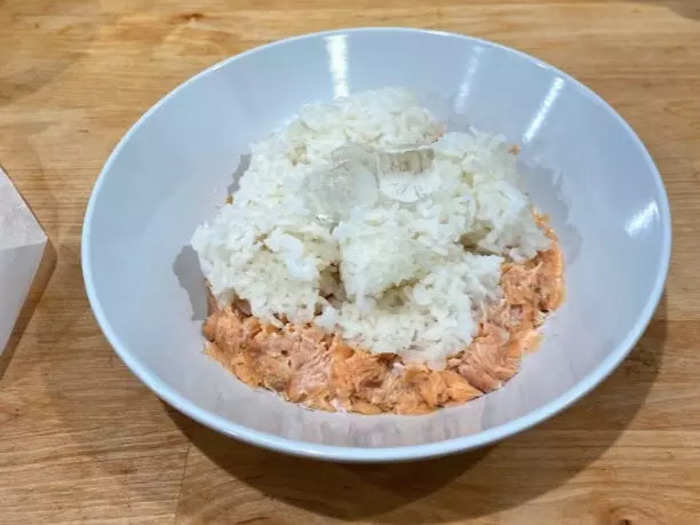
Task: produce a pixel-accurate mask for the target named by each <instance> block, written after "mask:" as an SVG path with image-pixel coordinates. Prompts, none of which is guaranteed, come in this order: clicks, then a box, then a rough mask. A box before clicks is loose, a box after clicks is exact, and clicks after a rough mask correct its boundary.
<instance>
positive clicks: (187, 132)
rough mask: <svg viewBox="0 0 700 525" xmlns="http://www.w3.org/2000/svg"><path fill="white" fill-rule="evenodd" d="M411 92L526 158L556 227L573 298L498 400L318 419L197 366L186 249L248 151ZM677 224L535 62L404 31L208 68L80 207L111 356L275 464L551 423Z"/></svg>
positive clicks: (629, 157) (665, 254)
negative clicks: (279, 131)
mask: <svg viewBox="0 0 700 525" xmlns="http://www.w3.org/2000/svg"><path fill="white" fill-rule="evenodd" d="M383 86H405V87H408V88H410V89H412V90H414V91H415V92H416V93H417V94H418V95H419V96H420V97H421V99H422V100H423V101H424V103H425V104H426V105H427V106H428V107H430V108H431V109H432V110H433V111H434V112H435V113H436V114H437V115H438V116H439V117H440V118H443V119H444V120H446V121H447V122H448V125H449V128H450V129H465V128H466V127H468V126H475V127H478V128H480V129H482V130H484V131H488V132H492V133H501V134H503V135H505V136H506V137H507V138H508V140H510V141H512V142H513V143H517V144H520V145H521V147H522V152H521V154H520V156H519V159H520V160H519V162H520V168H521V170H522V172H523V174H524V178H523V181H524V186H525V188H526V190H527V191H528V192H529V193H530V195H531V197H532V200H533V202H534V203H535V204H536V205H537V206H538V207H539V208H540V209H541V210H542V211H544V212H546V213H548V214H549V216H550V218H551V224H552V225H553V227H554V228H555V230H556V231H557V233H558V234H559V237H560V240H561V245H562V248H563V251H564V257H565V262H566V288H567V297H566V301H565V302H564V304H563V305H562V307H561V308H560V309H559V310H558V311H557V312H556V313H555V315H554V316H552V317H551V318H550V319H549V321H548V322H547V323H546V326H545V329H544V339H543V342H542V344H541V346H540V348H539V349H538V351H537V352H535V353H533V354H531V355H528V356H527V357H525V358H524V360H523V364H522V370H521V371H520V372H519V373H518V374H517V375H516V377H514V378H513V379H512V380H511V381H509V382H508V383H507V384H506V385H505V387H504V388H502V389H500V390H498V391H496V392H493V393H490V394H488V395H486V396H484V397H482V398H481V399H478V400H476V401H472V402H469V403H467V404H465V405H463V406H458V407H452V408H446V409H442V410H439V411H437V412H435V413H432V414H429V415H422V416H396V415H381V416H362V415H357V414H341V413H326V412H320V411H310V410H307V409H304V408H302V407H300V406H297V405H294V404H291V403H288V402H285V401H283V400H282V399H280V398H279V397H277V396H276V395H275V394H273V393H270V392H268V391H264V390H252V389H250V388H249V387H248V386H246V385H244V384H242V383H241V382H239V381H238V380H237V379H235V378H234V376H232V375H231V374H230V373H229V372H228V371H226V370H224V369H223V368H222V367H221V366H220V365H219V364H218V363H217V362H215V361H213V360H212V359H210V358H209V357H207V356H206V355H205V354H203V352H202V349H203V339H202V336H201V331H200V328H201V323H202V320H203V319H204V317H205V315H206V300H205V297H206V295H205V286H204V282H203V278H202V274H201V272H200V269H199V266H198V263H197V259H196V257H195V254H194V252H193V251H192V249H191V248H190V247H189V240H190V237H191V235H192V232H193V231H194V229H195V227H196V226H197V225H198V224H199V223H201V222H203V221H205V220H207V219H209V218H211V217H212V216H213V215H214V213H215V211H216V208H217V206H219V205H220V204H221V203H223V201H224V200H225V198H226V195H227V190H228V188H229V187H231V185H232V184H234V181H235V179H236V178H237V177H238V176H239V175H240V174H241V172H242V171H243V170H244V168H245V165H246V162H247V158H248V157H247V154H248V152H249V144H250V143H251V141H255V140H257V139H259V138H261V137H262V136H264V135H266V134H267V133H269V132H271V131H272V130H274V129H275V128H276V127H278V126H279V125H281V124H282V123H283V122H284V121H285V120H286V119H288V118H289V117H291V116H292V115H293V114H294V113H295V112H296V111H297V110H298V108H299V107H300V106H301V105H302V104H304V103H307V102H314V101H328V100H331V99H332V98H334V97H339V96H343V95H346V94H348V93H353V92H356V91H361V90H366V89H372V88H379V87H383ZM670 242H671V233H670V216H669V207H668V201H667V198H666V194H665V191H664V187H663V183H662V181H661V178H660V176H659V173H658V171H657V169H656V167H655V166H654V162H653V161H652V159H651V158H650V156H649V153H648V152H647V151H646V149H645V148H644V145H643V144H642V142H641V141H640V140H639V138H638V137H637V136H636V135H635V133H634V131H632V129H631V128H630V126H629V125H628V124H627V123H626V122H625V121H624V120H623V119H622V118H621V117H620V116H619V115H618V114H617V113H616V112H615V111H614V110H613V109H612V108H611V107H610V106H609V105H608V104H607V103H605V102H604V101H603V100H602V99H601V98H600V97H599V96H597V95H596V94H595V93H593V92H592V91H591V90H590V89H588V88H586V87H585V86H583V85H582V84H580V83H579V82H577V81H576V80H574V79H573V78H571V77H570V76H568V75H567V74H565V73H563V72H561V71H560V70H558V69H556V68H554V67H552V66H550V65H547V64H545V63H543V62H541V61H539V60H537V59H536V58H533V57H530V56H528V55H525V54H523V53H520V52H518V51H514V50H512V49H508V48H506V47H503V46H501V45H498V44H494V43H491V42H487V41H484V40H479V39H475V38H469V37H466V36H461V35H455V34H447V33H440V32H434V31H420V30H413V29H401V28H373V29H352V30H341V31H333V32H326V33H318V34H312V35H305V36H301V37H296V38H290V39H288V40H283V41H280V42H275V43H273V44H269V45H266V46H263V47H260V48H256V49H253V50H251V51H247V52H245V53H242V54H240V55H238V56H235V57H233V58H230V59H228V60H225V61H223V62H221V63H219V64H216V65H214V66H212V67H210V68H209V69H207V70H205V71H203V72H202V73H200V74H198V75H196V76H195V77H193V78H191V79H190V80H188V81H186V82H185V83H183V84H182V85H181V86H179V87H178V88H176V89H175V90H174V91H172V92H171V93H170V94H168V95H167V96H165V97H164V98H163V99H162V100H160V101H159V102H158V103H157V104H156V105H155V106H153V107H152V108H151V109H150V110H149V111H148V112H146V114H145V115H143V117H141V119H139V121H138V122H136V124H134V126H133V127H132V128H131V129H130V130H129V131H128V132H127V133H126V135H125V136H124V138H123V139H122V140H121V141H120V142H119V144H118V145H117V146H116V148H115V149H114V151H113V152H112V154H111V156H110V157H109V159H108V160H107V162H106V164H105V166H104V168H103V170H102V173H101V174H100V176H99V179H98V180H97V183H96V184H95V188H94V190H93V193H92V196H91V198H90V201H89V204H88V208H87V213H86V215H85V223H84V227H83V238H82V264H83V272H84V276H85V286H86V289H87V294H88V297H89V299H90V304H91V305H92V308H93V311H94V314H95V317H96V318H97V321H98V323H99V325H100V327H101V328H102V330H103V332H104V334H105V335H106V337H107V339H108V340H109V342H110V343H111V344H112V346H113V347H114V349H115V351H116V352H117V354H119V356H120V357H121V358H122V359H123V360H124V362H125V363H126V364H127V365H128V367H129V368H130V369H131V370H132V371H133V372H134V373H135V374H136V375H137V376H138V377H139V378H140V379H141V380H142V381H143V382H144V383H146V384H147V385H148V386H149V387H150V388H151V389H152V390H153V391H154V392H155V393H156V394H157V395H158V396H159V397H161V398H162V399H164V400H165V401H167V402H168V403H170V404H171V405H172V406H174V407H175V408H177V409H178V410H180V411H182V412H184V413H185V414H187V415H188V416H190V417H192V418H193V419H195V420H197V421H199V422H201V423H203V424H204V425H207V426H209V427H211V428H213V429H216V430H218V431H220V432H223V433H225V434H228V435H230V436H232V437H235V438H238V439H240V440H243V441H246V442H249V443H254V444H256V445H260V446H263V447H267V448H270V449H274V450H278V451H282V452H287V453H292V454H298V455H304V456H312V457H316V458H326V459H332V460H339V461H392V460H405V459H415V458H425V457H430V456H438V455H443V454H448V453H453V452H457V451H463V450H466V449H470V448H473V447H478V446H481V445H485V444H487V443H490V442H493V441H495V440H498V439H501V438H504V437H506V436H509V435H512V434H514V433H516V432H519V431H521V430H523V429H525V428H528V427H530V426H532V425H534V424H536V423H538V422H541V421H543V420H545V419H547V418H549V417H551V416H552V415H553V414H555V413H556V412H558V411H560V410H561V409H563V408H565V407H566V406H567V405H569V404H571V403H572V402H574V401H575V400H576V399H578V398H579V397H581V396H582V395H584V394H585V393H586V392H588V391H589V390H590V389H591V388H593V387H594V386H595V385H596V384H598V383H599V382H600V381H601V380H602V379H603V378H605V377H606V376H607V375H608V374H609V373H610V372H611V371H612V370H613V369H614V368H615V367H616V366H617V365H618V364H619V363H620V361H622V359H623V358H624V357H625V356H626V355H627V353H628V352H629V350H630V349H631V348H632V347H633V345H634V344H635V342H636V341H637V339H638V338H639V337H640V336H641V334H642V332H643V331H644V329H645V327H646V325H647V323H648V322H649V320H650V318H651V316H652V313H653V312H654V309H655V307H656V305H657V303H658V301H659V298H660V296H661V293H662V290H663V286H664V281H665V278H666V273H667V269H668V262H669V253H670Z"/></svg>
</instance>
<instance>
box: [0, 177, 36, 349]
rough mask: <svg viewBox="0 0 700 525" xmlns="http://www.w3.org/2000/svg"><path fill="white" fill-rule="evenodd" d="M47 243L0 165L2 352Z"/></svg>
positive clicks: (0, 323)
mask: <svg viewBox="0 0 700 525" xmlns="http://www.w3.org/2000/svg"><path fill="white" fill-rule="evenodd" d="M45 247H46V234H45V233H44V231H43V230H42V229H41V226H39V223H38V222H37V220H36V219H35V218H34V215H33V214H32V212H31V211H30V209H29V207H28V206H27V205H26V203H25V202H24V200H22V197H20V195H19V193H18V192H17V190H16V189H15V187H14V186H13V185H12V182H11V181H10V179H9V177H8V176H7V175H6V174H5V172H4V171H3V170H2V168H0V354H2V353H3V351H4V350H5V345H6V344H7V341H8V339H9V338H10V334H11V333H12V329H13V327H14V325H15V321H17V316H18V315H19V312H20V310H21V309H22V305H23V304H24V301H25V299H26V298H27V294H28V293H29V289H30V288H31V285H32V281H33V280H34V275H35V274H36V271H37V269H38V268H39V263H40V262H41V257H42V255H43V253H44V248H45Z"/></svg>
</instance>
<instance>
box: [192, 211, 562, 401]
mask: <svg viewBox="0 0 700 525" xmlns="http://www.w3.org/2000/svg"><path fill="white" fill-rule="evenodd" d="M537 220H538V223H539V225H540V227H541V228H543V229H544V230H545V231H546V232H547V235H548V236H549V237H550V238H551V239H552V246H551V248H550V249H549V250H547V251H543V252H540V253H539V254H538V255H537V256H536V257H534V258H533V259H531V260H529V261H527V262H524V263H520V264H515V263H505V264H504V265H503V268H502V275H501V287H502V288H503V300H502V301H501V302H500V304H497V305H494V306H492V307H491V308H490V309H489V310H488V311H487V312H486V314H485V316H484V319H482V320H481V322H480V323H479V331H478V334H477V336H476V337H475V338H474V340H473V341H472V343H471V344H470V345H469V347H468V348H466V349H465V350H464V351H462V352H459V353H458V354H456V355H454V356H452V357H451V358H449V359H448V360H447V365H446V367H445V369H444V370H434V369H431V368H429V367H427V366H426V365H420V364H404V363H403V362H402V360H401V358H400V357H399V356H398V355H396V354H372V353H370V352H367V351H365V350H363V349H360V348H353V347H351V346H349V345H348V344H346V343H345V342H344V341H343V339H342V338H341V337H340V336H339V335H337V334H327V333H325V332H323V331H322V330H321V329H320V328H318V327H316V326H313V325H312V324H305V325H300V324H294V323H286V324H284V326H282V327H281V328H277V327H275V326H272V325H269V324H265V323H262V322H260V321H259V320H258V319H257V318H255V317H253V316H251V315H250V312H249V311H248V310H247V308H246V305H245V304H244V303H235V304H231V305H228V306H226V307H225V308H219V307H218V306H217V305H216V304H215V302H214V301H211V304H210V308H211V312H212V313H211V315H210V316H209V317H208V318H207V320H206V321H205V323H204V327H203V332H204V335H205V337H206V338H207V340H208V344H207V352H208V353H209V355H211V356H212V357H214V358H216V359H217V360H218V361H219V362H221V363H222V364H223V365H224V366H225V367H226V368H228V369H229V370H231V371H232V372H233V373H234V374H235V375H236V376H237V377H238V378H239V379H240V380H241V381H243V382H244V383H247V384H248V385H250V386H252V387H264V388H267V389H270V390H273V391H276V392H279V393H280V394H281V395H282V396H283V397H284V398H285V399H287V400H289V401H292V402H295V403H301V404H303V405H305V406H307V407H310V408H316V409H321V410H328V411H336V410H343V411H349V412H359V413H363V414H378V413H382V412H394V413H397V414H422V413H426V412H430V411H432V410H435V409H437V408H440V407H444V406H449V405H456V404H461V403H465V402H467V401H469V400H471V399H474V398H476V397H479V396H481V395H482V394H484V393H486V392H490V391H492V390H495V389H497V388H500V387H501V386H502V385H503V384H504V382H506V381H507V380H508V379H510V378H511V377H513V375H515V374H516V373H517V371H518V369H519V367H520V361H521V359H522V356H523V355H524V354H525V353H527V352H529V351H532V350H534V349H535V348H536V346H537V344H538V342H539V333H538V331H537V328H538V326H540V325H541V324H542V322H543V321H544V319H545V318H546V316H547V314H548V313H550V312H552V311H553V310H555V309H556V308H557V307H558V306H559V304H560V303H561V301H562V298H563V290H564V283H563V261H562V254H561V250H560V248H559V244H558V242H557V238H556V236H555V234H554V232H553V231H552V230H551V229H550V228H549V227H548V226H547V224H546V222H547V220H546V218H545V217H543V216H538V217H537Z"/></svg>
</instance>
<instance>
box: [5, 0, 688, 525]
mask: <svg viewBox="0 0 700 525" xmlns="http://www.w3.org/2000/svg"><path fill="white" fill-rule="evenodd" d="M365 25H397V26H398V25H400V26H415V27H427V28H434V29H443V30H448V31H455V32H460V33H466V34H470V35H475V36H479V37H483V38H487V39H490V40H495V41H497V42H502V43H504V44H506V45H509V46H513V47H516V48H518V49H521V50H523V51H526V52H528V53H531V54H534V55H536V56H538V57H540V58H542V59H544V60H546V61H548V62H550V63H552V64H554V65H556V66H559V67H561V68H562V69H564V70H565V71H567V72H569V73H571V74H573V75H574V76H576V77H577V78H578V79H580V80H581V81H583V82H584V83H586V84H588V85H589V86H591V87H592V88H593V89H594V90H596V91H597V92H598V93H600V94H601V95H602V96H603V97H604V98H605V99H607V100H608V101H609V102H610V103H611V104H612V105H613V106H614V107H615V108H616V109H617V110H618V111H619V112H620V113H621V114H622V116H623V117H625V118H626V119H627V120H628V121H629V122H630V124H632V126H633V127H634V128H635V129H636V130H637V132H638V133H639V135H640V136H641V138H642V139H643V140H644V141H645V143H646V144H647V146H648V147H649V150H650V151H651V153H652V155H653V156H654V158H655V160H656V162H657V163H658V166H659V169H660V171H661V173H662V175H663V177H664V181H665V183H666V187H667V189H668V193H669V197H670V199H671V207H672V213H673V227H674V248H673V260H672V264H671V273H670V277H669V281H668V286H667V291H666V295H665V296H664V298H663V299H662V302H661V305H660V307H659V310H658V312H657V313H656V315H655V316H654V320H653V321H652V323H651V325H650V327H649V329H648V330H647V332H646V334H645V336H644V337H643V338H642V340H641V341H640V342H639V344H638V345H637V347H636V348H635V349H634V351H633V352H632V354H631V355H630V357H629V358H628V359H627V360H626V361H625V362H624V363H623V364H622V366H621V367H620V368H619V369H618V370H617V371H616V372H615V373H613V375H612V376H611V377H610V378H609V379H608V380H606V381H605V382H604V383H603V384H602V385H601V386H600V387H599V388H597V389H596V390H595V391H594V392H593V393H591V394H590V395H588V396H587V397H586V398H585V399H583V400H582V401H580V402H579V403H577V404H576V405H575V406H573V407H571V408H570V409H568V410H567V411H565V412H564V413H563V414H561V415H559V416H557V417H555V418H554V419H552V420H550V421H548V422H546V423H544V424H542V425H540V426H538V427H537V428H534V429H532V430H529V431H527V432H524V433H522V434H521V435H519V436H517V437H515V438H512V439H508V440H506V441H504V442H502V443H499V444H497V445H494V446H492V447H489V448H486V449H483V450H479V451H476V452H470V453H467V454H462V455H457V456H452V457H448V458H444V459H439V460H434V461H427V462H422V463H409V464H398V465H377V466H352V465H338V464H330V463H319V462H312V461H309V460H303V459H297V458H291V457H283V456H280V455H277V454H274V453H271V452H266V451H263V450H259V449H256V448H253V447H251V446H248V445H243V444H241V443H238V442H236V441H233V440H230V439H227V438H224V437H222V436H219V435H217V434H216V433H214V432H211V431H209V430H207V429H205V428H203V427H201V426H199V425H198V424H196V423H194V422H192V421H191V420H189V419H187V418H186V417H184V416H182V415H179V414H178V413H176V412H175V411H173V410H171V409H170V408H168V407H167V406H165V405H164V404H163V403H161V402H160V401H159V400H158V399H157V398H156V397H155V396H154V395H153V394H152V393H151V392H150V391H149V390H148V389H147V388H146V387H144V386H143V385H142V384H141V383H140V382H139V381H138V380H137V379H136V378H135V377H134V376H133V375H131V373H130V372H129V371H128V370H127V369H126V368H125V366H124V365H123V364H122V363H121V361H120V360H119V359H118V358H117V357H116V356H115V354H114V353H113V352H112V350H111V349H110V347H109V345H108V344H107V342H106V341H105V339H104V337H103V336H102V334H101V332H100V330H99V329H98V327H97V325H96V324H95V321H94V319H93V317H92V314H91V312H90V308H89V306H88V302H87V299H86V297H85V293H84V291H83V283H82V276H81V272H80V260H79V257H80V229H81V223H82V218H83V213H84V211H85V205H86V202H87V199H88V196H89V193H90V190H91V188H92V185H93V183H94V181H95V179H96V177H97V174H98V172H99V170H100V168H101V166H102V163H103V162H104V161H105V159H106V158H107V156H108V154H109V152H110V150H111V148H112V147H113V146H114V145H115V143H116V142H117V140H118V139H119V138H120V136H121V135H122V134H123V133H124V132H125V131H126V130H127V128H128V127H129V126H130V125H131V123H132V122H134V120H136V118H138V116H139V115H140V114H141V113H142V112H144V111H145V110H146V109H147V108H148V107H149V106H151V105H152V104H153V103H154V102H156V101H157V100H158V99H159V98H160V97H161V96H162V95H163V94H165V93H166V92H168V91H169V90H170V89H172V88H173V87H175V86H176V85H177V84H179V83H180V82H182V81H183V80H185V79H187V78H188V77H190V76H191V75H193V74H194V73H196V72H198V71H200V70H201V69H203V68H205V67H206V66H208V65H210V64H212V63H214V62H216V61H219V60H221V59H222V58H225V57H227V56H230V55H233V54H236V53H239V52H241V51H243V50H246V49H249V48H251V47H254V46H257V45H259V44H263V43H266V42H269V41H272V40H277V39H279V38H283V37H286V36H289V35H294V34H299V33H305V32H310V31H317V30H321V29H330V28H338V27H348V26H365ZM0 162H1V163H2V165H3V166H4V168H5V169H6V171H7V172H8V174H9V175H10V176H11V177H12V178H13V179H14V181H15V183H16V185H17V187H18V188H19V190H20V191H21V192H22V193H23V195H24V197H25V198H26V199H27V200H28V202H29V203H30V204H31V206H32V207H33V209H34V211H35V213H36V215H37V216H38V218H39V220H40V221H41V222H42V224H43V226H44V227H45V229H46V231H47V233H48V235H49V237H50V238H51V241H52V247H51V249H50V250H49V251H48V252H47V255H46V257H45V260H44V263H43V265H42V270H41V274H40V278H39V280H38V284H37V287H36V288H35V290H34V291H33V293H32V297H31V299H30V301H29V302H28V304H27V306H26V307H25V309H24V311H23V315H22V318H21V319H20V323H19V325H18V327H17V328H18V329H17V330H16V332H15V334H14V337H13V342H12V344H11V347H10V349H9V352H7V355H6V356H3V359H2V361H0V523H2V524H14V523H18V524H27V523H32V524H33V523H42V522H52V523H68V522H71V523H74V522H115V523H132V522H133V523H172V522H177V523H187V522H193V523H205V522H221V523H238V524H240V525H242V524H252V523H255V524H257V523H261V524H262V523H289V524H296V523H328V522H340V521H353V522H359V523H384V522H387V523H421V522H426V523H440V522H463V523H467V522H474V523H485V524H497V523H523V524H540V523H611V524H616V525H624V524H627V525H629V524H637V523H673V524H676V523H700V379H699V377H700V277H699V276H698V273H699V271H700V264H699V262H698V261H699V260H700V236H699V234H698V233H694V230H695V228H696V227H697V226H698V219H700V2H698V1H697V0H687V1H662V0H658V1H653V0H648V1H618V2H604V1H597V2H589V1H574V0H569V1H564V0H561V1H554V0H552V1H545V0H511V1H504V2H490V1H485V0H481V1H478V0H477V1H466V0H464V1H461V2H460V1H457V0H433V1H431V2H417V1H408V0H390V1H386V2H376V1H372V0H355V1H353V2H334V1H329V0H300V1H298V2H291V1H290V2H286V1H282V0H260V1H257V2H243V1H231V2H220V1H219V2H214V1H211V2H205V1H200V0H190V1H188V2H184V1H183V2H179V1H174V0H170V1H155V0H140V1H139V0H133V1H127V0H114V1H109V0H102V1H96V0H92V1H91V0H63V1H48V0H45V1H42V0H10V1H1V0H0ZM1 293H2V283H0V294H1ZM592 329H593V327H592Z"/></svg>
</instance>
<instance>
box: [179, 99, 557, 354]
mask: <svg viewBox="0 0 700 525" xmlns="http://www.w3.org/2000/svg"><path fill="white" fill-rule="evenodd" d="M516 181H517V172H516V167H515V157H514V155H512V154H511V153H510V152H509V151H508V145H507V144H506V143H505V140H504V139H503V138H502V137H498V136H492V135H487V134H484V133H480V132H478V131H474V130H472V131H470V132H469V133H444V130H443V126H442V125H441V124H440V123H439V122H437V121H436V120H435V119H434V118H433V116H432V115H431V114H430V112H429V111H428V110H427V109H425V108H423V107H421V106H420V105H419V103H418V101H417V99H416V98H415V97H414V96H413V95H412V94H411V93H410V92H408V91H406V90H403V89H394V88H391V89H390V88H386V89H382V90H378V91H368V92H363V93H359V94H356V95H353V96H350V97H347V98H343V99H338V100H336V101H334V102H333V103H330V104H313V105H307V106H304V107H302V108H301V110H300V111H299V115H298V116H297V117H296V118H295V119H293V120H292V121H291V122H290V123H289V124H287V125H286V126H284V127H283V128H282V129H280V130H279V131H277V132H275V133H273V134H272V135H270V136H269V137H267V138H265V139H264V140H262V141H260V142H258V143H257V144H254V145H253V146H252V156H251V162H250V167H249V168H248V170H247V171H246V173H245V174H244V175H243V176H242V177H241V179H240V188H239V190H238V191H236V193H235V194H234V196H233V203H232V204H227V205H224V206H223V207H222V208H221V209H220V211H219V212H218V214H217V215H216V217H215V218H214V220H213V221H212V222H210V223H208V224H204V225H202V226H200V227H199V228H198V229H197V231H196V232H195V234H194V236H193V238H192V246H193V247H194V249H195V250H196V251H197V253H198V254H199V259H200V264H201V267H202V270H203V272H204V275H205V277H206V278H207V279H208V281H209V283H210V286H211V290H212V293H213V294H214V295H215V297H216V298H217V299H218V301H220V303H221V304H224V303H227V302H229V301H231V300H233V299H235V298H239V299H245V300H247V301H248V302H249V305H250V310H251V312H252V314H253V315H255V316H256V317H258V318H260V319H262V320H264V321H266V322H269V323H272V324H274V325H278V326H279V325H281V324H282V321H283V320H284V319H285V318H286V320H288V321H290V322H294V323H305V322H313V323H315V324H316V325H318V326H321V327H322V328H323V329H325V330H327V331H329V332H337V333H339V334H341V335H342V336H343V337H344V338H345V339H346V340H347V341H348V342H349V343H351V344H354V345H356V346H358V347H362V348H365V349H367V350H369V351H371V352H375V353H382V352H392V353H398V354H400V355H401V356H402V357H403V358H404V360H406V361H425V362H427V363H429V364H430V365H431V366H434V367H440V366H441V364H444V360H445V358H446V357H447V356H449V355H452V354H454V353H456V352H458V351H460V350H463V349H464V348H466V347H467V346H468V345H469V343H470V342H471V340H472V337H473V336H474V335H475V333H476V332H477V329H478V321H479V320H480V319H481V318H482V315H483V314H484V309H485V308H486V307H488V305H489V304H491V303H493V302H495V301H498V300H499V299H500V298H501V297H502V290H501V288H500V286H499V280H500V277H501V264H502V263H503V262H504V261H506V260H513V261H516V262H521V261H523V260H527V259H529V258H531V257H534V256H535V254H536V253H537V252H538V251H539V250H543V249H547V248H548V247H549V245H550V241H549V239H548V238H547V237H546V236H545V235H544V234H543V232H542V231H541V230H540V229H539V228H538V227H537V225H536V224H535V221H534V218H533V215H532V208H531V205H530V203H529V201H528V199H527V197H526V196H525V195H524V194H523V193H522V192H521V191H520V190H519V189H518V188H517V186H516Z"/></svg>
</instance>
